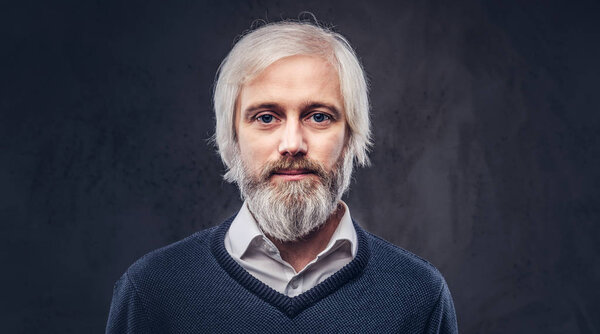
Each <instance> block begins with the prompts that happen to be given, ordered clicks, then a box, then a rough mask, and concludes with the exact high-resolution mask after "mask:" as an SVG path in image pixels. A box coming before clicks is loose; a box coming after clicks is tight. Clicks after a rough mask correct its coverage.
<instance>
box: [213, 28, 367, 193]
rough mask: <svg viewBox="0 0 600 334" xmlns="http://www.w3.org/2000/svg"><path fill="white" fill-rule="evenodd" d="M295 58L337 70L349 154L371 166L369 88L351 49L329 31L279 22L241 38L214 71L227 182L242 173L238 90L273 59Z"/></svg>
mask: <svg viewBox="0 0 600 334" xmlns="http://www.w3.org/2000/svg"><path fill="white" fill-rule="evenodd" d="M295 55H315V56H319V57H322V58H323V59H325V60H326V61H329V62H330V63H331V65H332V66H333V67H334V68H335V69H336V70H337V73H338V77H339V81H340V90H341V93H342V96H343V99H344V111H345V115H346V122H347V126H348V129H349V140H348V144H347V145H348V147H347V153H348V154H350V158H351V160H356V162H357V163H358V165H360V166H366V165H368V164H369V157H368V155H367V153H368V150H369V147H370V146H371V144H372V143H371V129H370V120H369V97H368V87H367V80H366V77H365V73H364V71H363V68H362V66H361V64H360V62H359V60H358V58H357V57H356V54H355V53H354V50H353V49H352V47H351V46H350V44H349V43H348V41H347V40H346V39H345V38H344V37H343V36H342V35H340V34H338V33H335V32H333V31H331V30H329V29H326V28H322V27H319V26H316V25H314V24H311V23H305V22H290V21H283V22H275V23H269V24H266V25H264V26H262V27H260V28H258V29H256V30H253V31H251V32H250V33H248V34H246V35H244V36H243V37H242V38H241V39H240V40H239V41H238V42H237V43H236V44H235V46H234V47H233V49H231V51H230V52H229V54H228V55H227V57H225V59H224V60H223V62H222V63H221V66H220V67H219V70H218V72H217V80H216V83H215V90H214V107H215V115H216V121H217V126H216V133H215V137H214V138H215V141H216V144H217V147H218V150H219V153H220V155H221V159H222V160H223V162H224V163H225V166H227V173H225V175H224V178H225V180H227V181H229V182H238V181H239V176H240V175H239V172H240V171H236V170H235V169H236V168H235V165H236V164H235V161H236V158H237V155H238V154H239V149H238V146H237V137H236V133H235V124H234V119H235V108H236V102H237V98H238V95H239V93H240V90H241V88H242V86H243V85H244V84H245V83H247V82H249V81H251V80H252V79H253V78H255V77H256V76H257V75H259V74H260V73H261V72H262V71H264V70H265V69H266V68H267V67H268V66H269V65H271V64H273V63H274V62H276V61H277V60H280V59H282V58H286V57H291V56H295ZM238 166H239V165H238ZM238 183H239V182H238Z"/></svg>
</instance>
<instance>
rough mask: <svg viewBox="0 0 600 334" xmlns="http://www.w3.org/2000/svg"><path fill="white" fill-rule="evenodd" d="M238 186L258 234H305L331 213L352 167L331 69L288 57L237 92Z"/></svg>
mask: <svg viewBox="0 0 600 334" xmlns="http://www.w3.org/2000/svg"><path fill="white" fill-rule="evenodd" d="M235 124H236V134H237V139H238V145H239V154H240V162H238V163H236V164H237V167H236V168H241V173H242V175H241V176H240V180H238V184H239V185H240V189H241V192H242V195H243V196H244V198H245V199H246V200H247V202H248V207H249V208H250V210H251V212H252V213H253V214H254V216H255V218H256V220H257V222H258V224H259V226H260V227H261V228H262V229H263V231H264V232H265V233H266V234H268V235H270V236H272V237H274V238H276V239H278V240H281V241H294V240H298V239H300V238H303V237H305V236H306V235H308V233H310V232H311V231H312V230H315V229H316V228H318V227H319V226H321V225H322V224H324V223H325V222H326V220H327V218H328V217H329V216H330V215H331V214H332V213H333V211H334V210H335V208H336V206H337V201H338V200H339V198H340V197H341V194H342V192H343V190H344V189H343V188H344V186H345V185H347V181H348V180H349V177H350V173H351V170H352V158H351V156H349V155H344V153H343V152H344V146H345V144H346V140H347V138H346V137H347V135H346V120H345V115H344V110H343V100H342V95H341V93H340V87H339V80H338V76H337V73H336V71H335V69H334V68H333V67H332V66H331V65H330V64H329V63H328V62H326V61H324V60H322V59H321V58H317V57H310V56H293V57H288V58H284V59H281V60H279V61H277V62H275V63H273V64H272V65H271V66H269V67H267V69H266V70H265V71H263V72H262V73H261V74H260V75H259V76H257V77H256V78H254V79H253V80H252V81H250V82H249V83H248V84H246V85H244V86H243V87H242V90H241V92H240V95H239V98H238V101H237V110H236V118H235Z"/></svg>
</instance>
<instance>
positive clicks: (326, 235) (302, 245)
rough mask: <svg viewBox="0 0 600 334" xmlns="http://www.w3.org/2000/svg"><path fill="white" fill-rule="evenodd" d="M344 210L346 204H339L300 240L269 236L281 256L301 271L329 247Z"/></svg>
mask: <svg viewBox="0 0 600 334" xmlns="http://www.w3.org/2000/svg"><path fill="white" fill-rule="evenodd" d="M344 211H345V209H344V206H343V205H342V204H341V203H340V204H338V206H337V208H336V210H335V211H334V212H333V213H332V214H331V216H329V218H327V221H325V223H324V224H323V225H322V226H321V227H319V228H318V229H316V230H314V231H312V232H310V233H309V234H308V235H307V236H306V237H304V238H302V239H300V240H296V241H288V242H282V241H279V240H276V239H274V238H271V237H270V236H268V235H267V237H268V238H269V239H270V240H271V241H272V242H273V244H274V245H275V246H276V247H277V249H279V254H280V255H281V258H282V259H283V260H284V261H286V262H287V263H289V264H290V265H291V266H292V267H293V268H294V270H296V272H300V271H301V270H302V269H304V267H306V265H307V264H309V263H310V262H311V261H312V260H314V259H315V258H316V257H317V255H319V253H321V252H322V251H323V250H324V249H325V247H327V244H328V243H329V240H331V236H333V233H334V232H335V230H336V229H337V227H338V225H339V224H340V221H341V220H342V217H343V216H344Z"/></svg>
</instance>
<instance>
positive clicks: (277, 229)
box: [234, 154, 353, 242]
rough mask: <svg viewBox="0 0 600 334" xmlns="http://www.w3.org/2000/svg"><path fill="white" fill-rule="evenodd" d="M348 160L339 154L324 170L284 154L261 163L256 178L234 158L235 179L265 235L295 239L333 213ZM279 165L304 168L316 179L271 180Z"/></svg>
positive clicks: (348, 172) (346, 180)
mask: <svg viewBox="0 0 600 334" xmlns="http://www.w3.org/2000/svg"><path fill="white" fill-rule="evenodd" d="M352 160H353V158H352V157H350V156H347V155H346V154H342V156H341V157H340V159H339V160H338V162H337V163H336V164H335V166H334V168H333V169H332V171H330V172H327V171H325V170H324V168H323V167H322V166H321V165H320V164H318V163H316V162H314V161H312V160H309V159H307V158H306V157H299V158H285V157H284V158H282V159H280V160H278V161H276V162H273V163H269V164H268V165H267V166H265V167H264V168H263V171H262V173H261V174H260V175H259V176H258V177H252V176H250V175H248V174H249V173H248V172H247V171H248V169H247V168H244V166H243V163H242V162H241V161H239V160H238V162H237V168H238V170H237V171H236V172H237V175H238V176H239V177H238V178H237V180H236V182H237V183H238V185H239V187H240V192H241V193H242V198H243V199H245V200H246V202H247V204H248V209H249V210H250V212H251V213H252V214H253V216H254V218H255V219H256V222H257V223H258V226H259V227H260V229H261V230H262V231H263V232H264V233H265V234H266V235H268V236H269V237H272V238H274V239H277V240H279V241H281V242H290V241H297V240H300V239H302V238H304V237H306V236H307V235H308V234H310V233H311V232H312V231H314V230H317V229H318V228H320V227H321V226H323V225H324V224H325V222H326V221H327V219H328V218H329V216H331V215H332V214H333V213H334V211H335V210H336V208H337V204H338V202H339V200H340V199H341V197H342V195H343V193H344V192H345V190H346V189H347V188H348V186H349V184H350V176H351V174H352V165H353V164H352V162H353V161H352ZM240 167H241V168H240ZM234 168H235V167H234ZM281 168H285V169H297V168H298V169H300V168H303V169H308V170H311V171H313V173H314V174H315V175H316V176H317V178H315V177H312V176H309V177H306V178H304V179H301V180H294V181H279V182H273V181H272V180H271V176H272V175H273V171H275V170H277V169H281Z"/></svg>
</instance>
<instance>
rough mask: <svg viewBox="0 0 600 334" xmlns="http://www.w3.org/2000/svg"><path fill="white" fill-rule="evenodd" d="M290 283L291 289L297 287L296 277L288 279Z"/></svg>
mask: <svg viewBox="0 0 600 334" xmlns="http://www.w3.org/2000/svg"><path fill="white" fill-rule="evenodd" d="M290 285H291V286H292V289H298V280H297V279H292V280H291V281H290Z"/></svg>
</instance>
